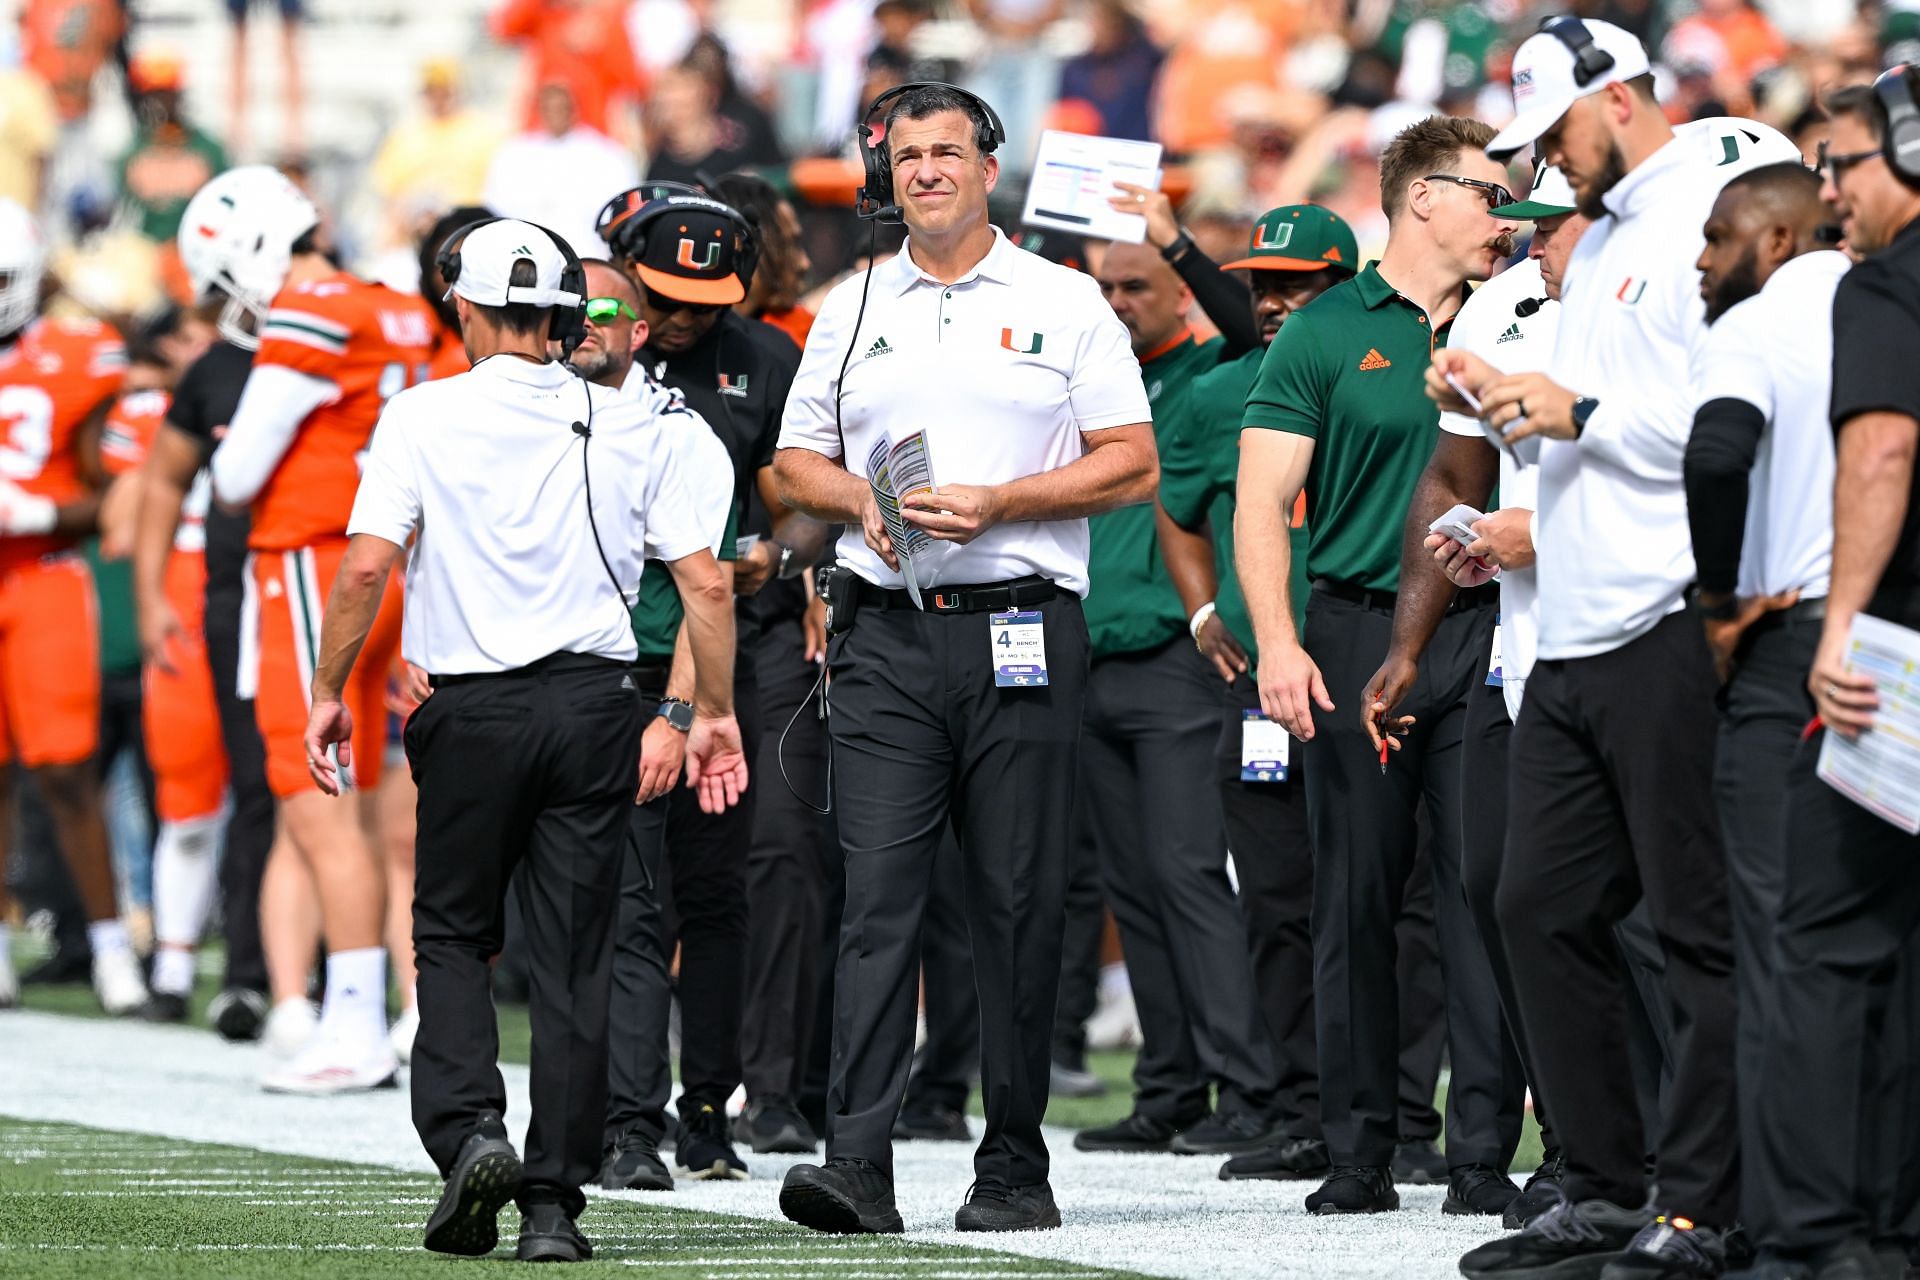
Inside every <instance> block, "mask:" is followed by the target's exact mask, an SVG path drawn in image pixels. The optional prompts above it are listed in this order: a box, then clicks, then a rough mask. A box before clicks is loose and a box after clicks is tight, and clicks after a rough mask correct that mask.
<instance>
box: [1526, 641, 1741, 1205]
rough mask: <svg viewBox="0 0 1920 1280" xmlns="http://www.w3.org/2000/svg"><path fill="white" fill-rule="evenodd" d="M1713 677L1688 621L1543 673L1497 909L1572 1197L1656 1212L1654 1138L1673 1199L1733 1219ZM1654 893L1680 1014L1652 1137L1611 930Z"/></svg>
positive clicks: (1727, 949) (1531, 698)
mask: <svg viewBox="0 0 1920 1280" xmlns="http://www.w3.org/2000/svg"><path fill="white" fill-rule="evenodd" d="M1716 684H1717V681H1716V680H1715V677H1714V673H1713V667H1712V663H1711V661H1710V660H1709V658H1708V655H1707V647H1706V642H1705V640H1704V639H1703V637H1702V636H1701V633H1700V622H1699V619H1698V618H1696V617H1694V616H1693V614H1692V613H1691V612H1690V611H1688V612H1681V613H1676V614H1673V615H1671V616H1669V617H1668V618H1666V619H1665V620H1664V621H1662V622H1661V623H1660V624H1659V625H1657V626H1656V627H1654V629H1653V630H1652V631H1650V632H1648V633H1647V634H1646V635H1644V636H1642V637H1640V638H1639V639H1638V640H1635V641H1633V642H1632V643H1630V644H1626V645H1622V646H1621V647H1620V648H1618V649H1615V650H1613V651H1611V652H1609V653H1604V654H1599V655H1597V656H1594V657H1589V658H1579V659H1572V660H1562V661H1545V660H1543V661H1541V662H1540V663H1539V664H1538V665H1536V666H1535V667H1534V670H1533V674H1532V676H1531V678H1529V680H1528V682H1527V698H1526V703H1525V705H1524V706H1523V707H1522V708H1521V712H1520V722H1519V724H1518V725H1516V726H1515V727H1514V736H1513V771H1512V779H1513V798H1512V812H1511V822H1510V823H1509V828H1508V829H1509V833H1510V834H1509V838H1508V841H1507V855H1506V866H1505V868H1504V870H1503V872H1502V875H1501V880H1500V889H1499V893H1498V895H1497V898H1496V904H1495V905H1496V914H1497V915H1498V918H1499V919H1498V923H1499V927H1500V936H1501V937H1502V939H1503V940H1504V941H1505V943H1506V948H1507V958H1508V960H1509V961H1510V962H1511V963H1512V965H1513V979H1514V985H1515V989H1516V991H1517V993H1518V996H1519V1000H1520V1010H1521V1019H1522V1022H1523V1024H1524V1026H1525V1028H1526V1036H1527V1047H1528V1050H1529V1051H1530V1052H1531V1053H1532V1055H1533V1058H1534V1067H1535V1070H1536V1072H1537V1073H1538V1079H1537V1081H1536V1082H1535V1083H1536V1085H1537V1087H1538V1089H1539V1091H1540V1092H1541V1093H1542V1094H1543V1095H1544V1096H1545V1098H1546V1102H1547V1106H1548V1107H1549V1108H1550V1109H1551V1111H1552V1114H1553V1118H1554V1123H1555V1125H1556V1127H1557V1128H1558V1130H1559V1134H1560V1139H1561V1145H1562V1148H1563V1150H1564V1151H1565V1153H1566V1157H1567V1184H1566V1190H1567V1193H1568V1195H1569V1196H1570V1197H1571V1198H1572V1199H1574V1200H1585V1199H1593V1198H1598V1199H1605V1200H1610V1201H1613V1202H1615V1203H1617V1204H1624V1205H1638V1204H1641V1203H1643V1202H1644V1200H1645V1198H1646V1177H1645V1158H1646V1153H1647V1150H1648V1147H1647V1143H1646V1141H1645V1138H1644V1136H1643V1134H1644V1132H1646V1131H1651V1132H1655V1133H1657V1141H1656V1142H1655V1143H1654V1148H1653V1149H1654V1150H1655V1151H1656V1152H1657V1166H1656V1168H1657V1171H1656V1175H1655V1176H1656V1180H1657V1182H1658V1186H1659V1191H1660V1199H1661V1207H1662V1208H1663V1209H1666V1210H1667V1211H1669V1212H1673V1213H1678V1214H1682V1215H1684V1216H1687V1217H1691V1218H1694V1219H1696V1220H1698V1221H1702V1222H1707V1223H1711V1224H1714V1225H1718V1226H1729V1225H1731V1224H1732V1223H1733V1220H1734V1211H1735V1208H1736V1202H1737V1197H1738V1187H1737V1177H1736V1161H1737V1157H1738V1147H1739V1144H1738V1143H1737V1142H1736V1141H1735V1140H1734V1139H1735V1135H1736V1134H1737V1132H1738V1117H1737V1114H1736V1108H1735V1106H1734V1086H1733V1066H1734V1063H1733V1037H1734V1003H1733V952H1732V941H1731V927H1730V925H1729V923H1728V916H1727V863H1726V854H1725V851H1724V849H1723V848H1722V845H1721V842H1720V823H1719V819H1718V815H1717V814H1716V813H1715V811H1714V804H1713V758H1714V715H1713V698H1714V692H1715V688H1716ZM1643 897H1644V900H1645V902H1646V904H1647V910H1648V916H1649V919H1650V920H1651V922H1652V924H1653V927H1654V930H1655V931H1656V932H1657V934H1658V935H1659V938H1660V943H1661V951H1662V954H1663V956H1664V958H1665V962H1666V988H1667V993H1668V998H1669V999H1670V1000H1671V1001H1672V1006H1673V1017H1674V1025H1673V1038H1672V1053H1673V1061H1674V1070H1673V1083H1672V1087H1671V1088H1670V1089H1669V1090H1668V1096H1667V1098H1666V1100H1665V1105H1664V1106H1663V1107H1662V1109H1661V1110H1662V1115H1661V1119H1660V1123H1659V1124H1658V1126H1657V1127H1654V1126H1649V1127H1648V1129H1647V1130H1645V1131H1643V1127H1642V1124H1641V1117H1640V1114H1639V1106H1638V1102H1637V1100H1636V1098H1635V1095H1634V1087H1633V1078H1634V1077H1633V1067H1632V1061H1631V1055H1630V1054H1629V1052H1628V1049H1627V1035H1628V1005H1627V993H1626V990H1625V984H1626V981H1627V979H1626V978H1625V976H1624V975H1623V974H1622V973H1621V972H1620V968H1619V965H1618V962H1617V960H1616V958H1615V957H1616V955H1617V952H1616V950H1615V939H1614V936H1613V929H1614V926H1615V925H1616V924H1617V923H1619V922H1620V921H1621V920H1622V919H1624V918H1625V916H1626V915H1627V913H1628V912H1629V911H1630V910H1631V909H1632V908H1633V906H1634V904H1635V903H1636V902H1638V901H1640V900H1642V898H1643Z"/></svg>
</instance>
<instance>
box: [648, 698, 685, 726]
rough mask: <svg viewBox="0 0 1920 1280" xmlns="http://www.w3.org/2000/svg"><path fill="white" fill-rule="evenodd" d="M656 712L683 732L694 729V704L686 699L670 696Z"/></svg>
mask: <svg viewBox="0 0 1920 1280" xmlns="http://www.w3.org/2000/svg"><path fill="white" fill-rule="evenodd" d="M654 714H655V715H657V716H659V717H660V718H661V719H662V720H665V721H666V722H667V723H668V724H670V725H672V726H673V727H674V728H676V729H678V730H679V731H680V732H682V733H687V732H690V731H691V730H692V729H693V704H692V703H691V702H687V701H685V700H684V699H681V698H668V699H666V700H665V701H664V702H662V703H661V704H660V709H659V710H658V711H656V712H654Z"/></svg>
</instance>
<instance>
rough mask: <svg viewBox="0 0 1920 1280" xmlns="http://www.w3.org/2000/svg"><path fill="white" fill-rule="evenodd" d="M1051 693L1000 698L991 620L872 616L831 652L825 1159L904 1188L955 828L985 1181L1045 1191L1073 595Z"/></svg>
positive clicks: (1070, 752)
mask: <svg viewBox="0 0 1920 1280" xmlns="http://www.w3.org/2000/svg"><path fill="white" fill-rule="evenodd" d="M1038 608H1039V611H1040V612H1041V613H1042V614H1043V615H1044V617H1045V627H1046V650H1047V663H1048V667H1049V674H1050V681H1051V682H1050V683H1049V684H1048V685H1047V686H1046V687H1044V688H1004V689H1003V688H996V687H995V686H994V683H993V668H992V665H991V659H990V655H989V653H988V645H989V630H988V620H987V616H986V615H985V614H959V615H937V614H923V613H919V612H917V611H915V610H913V609H912V608H911V607H908V608H904V609H880V608H875V607H872V606H865V607H863V608H862V609H861V611H860V615H859V617H858V619H857V620H856V621H855V623H854V625H853V629H852V630H851V631H849V632H847V633H846V634H844V635H841V636H838V637H836V638H835V639H834V640H833V641H832V642H831V645H830V646H829V653H830V665H831V667H832V671H833V689H832V696H831V706H832V712H831V716H830V719H829V726H830V728H831V730H832V733H833V749H834V789H835V793H836V808H837V810H838V816H839V820H840V838H841V841H842V843H843V845H844V847H845V850H846V859H847V864H846V866H847V869H846V894H847V903H846V913H845V916H844V917H843V920H842V924H841V934H840V962H839V965H838V971H837V973H836V974H835V979H834V1016H833V1073H832V1083H831V1084H830V1086H829V1089H828V1101H827V1111H828V1115H827V1154H828V1156H829V1157H832V1156H856V1157H860V1158H863V1159H866V1160H871V1161H873V1162H874V1163H875V1164H877V1165H879V1166H880V1167H881V1168H882V1169H885V1170H887V1171H889V1172H891V1171H892V1168H893V1147H892V1141H891V1138H890V1134H891V1132H892V1128H893V1121H894V1116H895V1114H896V1113H897V1112H898V1111H899V1109H900V1099H901V1095H902V1093H903V1091H904V1090H905V1088H906V1082H907V1064H908V1058H909V1055H910V1054H911V1052H912V1049H913V1023H914V1004H915V999H914V997H915V994H916V990H917V987H918V982H917V978H918V976H919V973H918V965H917V963H916V961H917V960H918V959H919V956H920V922H921V916H922V913H923V912H924V911H925V909H926V904H927V895H928V886H929V884H930V882H931V880H932V876H933V863H934V854H935V851H936V849H937V848H938V847H939V844H940V840H941V833H942V829H943V828H944V827H945V826H946V825H947V823H948V821H949V819H951V820H952V822H953V827H954V832H955V835H956V836H957V837H958V839H959V844H960V851H961V855H962V861H963V863H964V875H965V879H966V903H967V925H968V933H969V934H970V936H971V939H972V943H973V968H974V981H975V986H976V988H977V990H978V992H979V996H980V1073H981V1093H982V1095H983V1097H984V1099H985V1103H986V1113H987V1122H986V1132H985V1133H984V1135H983V1136H982V1138H981V1141H980V1147H979V1150H978V1152H977V1153H976V1154H975V1157H974V1171H975V1173H976V1175H977V1176H978V1177H979V1178H980V1179H982V1180H985V1181H991V1182H997V1183H1000V1184H1002V1185H1010V1186H1023V1185H1027V1184H1031V1183H1037V1182H1042V1181H1044V1180H1045V1179H1046V1176H1047V1167H1048V1166H1047V1148H1046V1143H1045V1141H1044V1140H1043V1139H1042V1137H1041V1135H1040V1119H1041V1116H1042V1115H1043V1114H1044V1113H1045V1111H1046V1106H1047V1089H1048V1059H1049V1057H1050V1052H1049V1051H1050V1042H1051V1040H1052V1035H1053V1018H1054V1009H1055V1004H1056V1002H1057V999H1058V995H1059V987H1060V922H1061V919H1062V905H1061V903H1062V896H1063V892H1064V888H1065V882H1066V847H1067V841H1068V839H1070V838H1071V835H1072V817H1073V784H1074V767H1075V757H1076V755H1077V754H1078V750H1077V748H1078V743H1079V737H1080V716H1081V708H1082V704H1083V702H1084V699H1085V696H1086V680H1087V628H1086V622H1085V619H1084V618H1083V616H1082V614H1081V610H1080V602H1079V600H1078V599H1076V598H1075V597H1073V596H1070V595H1064V594H1063V595H1059V596H1056V597H1054V598H1053V599H1051V600H1049V601H1047V602H1046V603H1045V604H1042V605H1040V606H1038Z"/></svg>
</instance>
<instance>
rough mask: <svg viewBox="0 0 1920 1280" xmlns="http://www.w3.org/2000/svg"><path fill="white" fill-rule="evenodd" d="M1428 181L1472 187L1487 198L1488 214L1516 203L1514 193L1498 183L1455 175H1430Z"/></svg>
mask: <svg viewBox="0 0 1920 1280" xmlns="http://www.w3.org/2000/svg"><path fill="white" fill-rule="evenodd" d="M1426 180H1427V181H1428V182H1451V183H1453V184H1454V185H1455V186H1457V187H1471V188H1472V189H1473V190H1475V191H1478V192H1479V193H1480V194H1481V195H1482V196H1484V197H1485V198H1486V201H1487V210H1488V212H1492V211H1493V210H1495V209H1497V208H1499V207H1500V206H1501V205H1503V204H1512V203H1513V202H1514V201H1513V192H1511V191H1509V190H1507V189H1506V188H1505V187H1503V186H1501V185H1500V184H1499V183H1497V182H1482V181H1480V179H1478V178H1463V177H1461V176H1460V175H1458V174H1454V173H1430V174H1428V175H1427V177H1426Z"/></svg>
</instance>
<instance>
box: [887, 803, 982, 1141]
mask: <svg viewBox="0 0 1920 1280" xmlns="http://www.w3.org/2000/svg"><path fill="white" fill-rule="evenodd" d="M920 988H921V993H922V997H923V1000H922V1012H924V1013H925V1015H926V1019H927V1039H926V1043H925V1044H923V1045H921V1046H920V1047H919V1049H917V1050H915V1051H914V1055H913V1067H912V1069H911V1070H910V1071H909V1072H908V1074H907V1092H906V1101H905V1103H904V1107H906V1108H911V1109H913V1110H916V1111H929V1110H932V1111H965V1110H966V1109H967V1095H968V1094H969V1093H971V1092H972V1091H973V1082H974V1079H975V1077H977V1076H978V1075H979V1074H980V1000H979V997H978V996H976V995H975V994H974V991H973V944H972V943H971V942H969V941H968V939H967V877H966V864H965V863H964V862H962V861H961V858H960V846H959V844H958V843H957V842H956V841H955V840H954V837H953V832H952V829H951V828H949V829H948V831H947V833H946V834H945V835H944V836H943V837H941V840H940V847H939V849H938V850H937V851H936V852H935V853H934V855H933V886H932V892H930V893H929V894H928V895H927V911H926V916H925V918H924V920H923V921H922V923H921V926H920Z"/></svg>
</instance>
